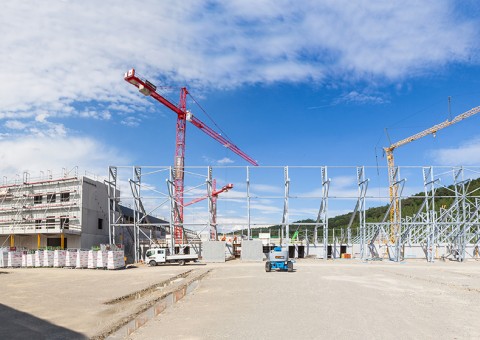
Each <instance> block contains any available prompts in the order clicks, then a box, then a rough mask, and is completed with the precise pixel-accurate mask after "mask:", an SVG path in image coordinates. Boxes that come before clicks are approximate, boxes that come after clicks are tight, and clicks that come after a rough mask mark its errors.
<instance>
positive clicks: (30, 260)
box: [25, 253, 35, 267]
mask: <svg viewBox="0 0 480 340" xmlns="http://www.w3.org/2000/svg"><path fill="white" fill-rule="evenodd" d="M25 257H26V262H25V267H34V266H35V254H31V253H30V254H25Z"/></svg>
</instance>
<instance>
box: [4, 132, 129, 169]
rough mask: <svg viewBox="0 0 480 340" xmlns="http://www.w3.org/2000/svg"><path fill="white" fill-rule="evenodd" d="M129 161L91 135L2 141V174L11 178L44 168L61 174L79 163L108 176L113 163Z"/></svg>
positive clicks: (80, 166)
mask: <svg viewBox="0 0 480 340" xmlns="http://www.w3.org/2000/svg"><path fill="white" fill-rule="evenodd" d="M126 161H127V159H125V157H124V156H121V155H120V154H119V152H118V151H117V150H115V149H113V148H110V147H108V146H105V145H103V144H101V143H99V142H98V141H96V140H94V139H91V138H88V137H83V138H78V137H73V138H67V137H50V136H45V137H22V138H18V139H8V140H6V139H3V140H0V174H2V176H7V177H8V178H9V179H13V178H15V176H16V175H17V174H22V173H23V172H24V171H28V172H29V173H30V175H31V176H32V177H38V176H39V175H40V171H43V172H47V171H48V170H51V171H53V172H55V173H60V170H61V169H62V168H67V169H71V168H73V167H75V166H78V167H79V169H81V170H83V171H88V172H90V173H94V174H96V175H98V176H106V175H107V168H108V166H109V165H111V164H119V163H126Z"/></svg>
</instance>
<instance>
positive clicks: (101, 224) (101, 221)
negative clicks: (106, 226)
mask: <svg viewBox="0 0 480 340" xmlns="http://www.w3.org/2000/svg"><path fill="white" fill-rule="evenodd" d="M98 229H103V219H101V218H99V219H98Z"/></svg>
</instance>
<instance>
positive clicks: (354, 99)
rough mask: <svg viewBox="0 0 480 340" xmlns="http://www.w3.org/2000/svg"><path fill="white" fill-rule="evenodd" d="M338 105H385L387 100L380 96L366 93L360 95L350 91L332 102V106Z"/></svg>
mask: <svg viewBox="0 0 480 340" xmlns="http://www.w3.org/2000/svg"><path fill="white" fill-rule="evenodd" d="M339 103H356V104H385V103H388V100H387V99H385V98H383V96H380V95H373V94H367V93H360V92H357V91H350V92H349V93H346V94H344V95H342V96H340V97H339V98H337V99H336V100H335V101H334V104H339Z"/></svg>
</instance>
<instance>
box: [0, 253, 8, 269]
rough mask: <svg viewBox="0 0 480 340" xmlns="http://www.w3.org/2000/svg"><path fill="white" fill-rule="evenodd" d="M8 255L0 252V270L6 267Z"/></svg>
mask: <svg viewBox="0 0 480 340" xmlns="http://www.w3.org/2000/svg"><path fill="white" fill-rule="evenodd" d="M7 254H8V253H6V252H5V253H4V252H3V251H2V252H0V268H5V267H7V263H8V260H7V258H8V255H7Z"/></svg>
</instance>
